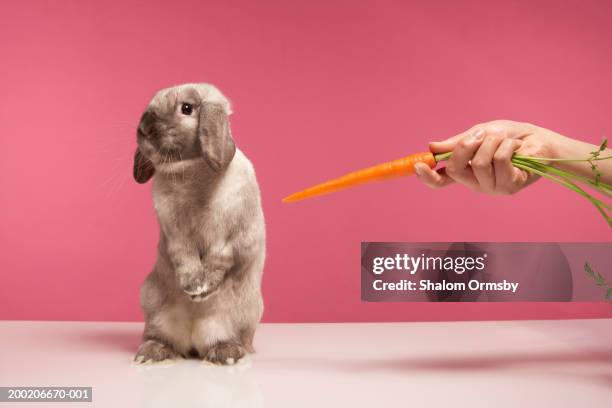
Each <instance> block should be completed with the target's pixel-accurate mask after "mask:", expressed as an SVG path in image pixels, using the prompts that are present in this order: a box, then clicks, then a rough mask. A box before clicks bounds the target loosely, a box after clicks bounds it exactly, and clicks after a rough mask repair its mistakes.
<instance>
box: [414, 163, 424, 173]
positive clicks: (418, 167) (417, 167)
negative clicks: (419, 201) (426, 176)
mask: <svg viewBox="0 0 612 408" xmlns="http://www.w3.org/2000/svg"><path fill="white" fill-rule="evenodd" d="M414 172H415V173H416V175H417V176H422V175H423V168H422V167H421V163H417V164H415V165H414Z"/></svg>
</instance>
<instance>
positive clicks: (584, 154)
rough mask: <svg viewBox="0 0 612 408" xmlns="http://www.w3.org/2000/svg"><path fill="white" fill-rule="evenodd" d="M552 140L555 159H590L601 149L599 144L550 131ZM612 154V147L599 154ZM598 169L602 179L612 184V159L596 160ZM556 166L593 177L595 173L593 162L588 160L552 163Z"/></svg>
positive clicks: (602, 155)
mask: <svg viewBox="0 0 612 408" xmlns="http://www.w3.org/2000/svg"><path fill="white" fill-rule="evenodd" d="M549 137H550V142H551V147H552V149H551V150H552V152H553V156H554V158H555V159H588V158H589V157H591V153H592V152H595V151H597V150H599V146H596V145H592V144H590V143H586V142H582V141H580V140H576V139H571V138H569V137H566V136H563V135H560V134H558V133H554V132H552V131H550V136H549ZM608 156H612V149H606V150H604V151H602V152H601V153H600V154H599V157H608ZM593 163H595V164H596V165H597V170H598V171H599V173H600V174H601V181H602V182H604V183H607V184H612V159H610V160H597V161H594V162H593ZM552 164H554V166H555V167H557V168H559V169H561V170H564V171H567V172H570V173H574V174H577V175H580V176H583V177H588V178H593V177H594V173H593V169H592V168H591V164H590V163H589V162H586V161H582V162H578V161H567V162H565V161H558V162H554V163H552Z"/></svg>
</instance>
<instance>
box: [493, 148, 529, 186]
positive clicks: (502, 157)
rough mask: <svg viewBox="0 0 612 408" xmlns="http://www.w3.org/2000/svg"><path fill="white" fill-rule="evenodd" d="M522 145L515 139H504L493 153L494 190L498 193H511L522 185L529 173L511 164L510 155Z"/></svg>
mask: <svg viewBox="0 0 612 408" xmlns="http://www.w3.org/2000/svg"><path fill="white" fill-rule="evenodd" d="M521 145H522V142H521V141H520V140H517V139H504V140H503V141H502V142H501V144H500V145H499V147H498V148H497V151H496V152H495V154H494V155H493V167H494V169H495V183H496V186H495V190H496V192H498V193H500V194H512V193H515V192H517V191H518V190H519V189H520V188H521V187H523V186H524V185H525V184H526V182H527V180H528V178H529V175H528V174H527V172H526V171H523V170H521V169H519V168H516V167H514V166H513V165H512V155H513V154H514V152H515V151H516V149H518V148H519V147H520V146H521Z"/></svg>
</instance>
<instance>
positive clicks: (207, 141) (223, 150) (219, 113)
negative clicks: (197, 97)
mask: <svg viewBox="0 0 612 408" xmlns="http://www.w3.org/2000/svg"><path fill="white" fill-rule="evenodd" d="M199 119H200V123H199V125H198V138H199V139H200V145H201V147H202V155H203V156H204V159H205V160H206V162H207V163H208V165H209V166H210V167H211V168H212V169H213V170H214V171H221V170H223V169H225V168H226V167H227V166H228V165H229V164H230V162H231V161H232V159H233V158H234V153H236V145H235V144H234V140H233V139H232V134H231V132H230V127H229V119H228V117H227V113H226V112H225V109H224V108H223V105H221V104H218V103H212V102H204V103H202V106H200V118H199Z"/></svg>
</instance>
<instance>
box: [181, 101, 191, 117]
mask: <svg viewBox="0 0 612 408" xmlns="http://www.w3.org/2000/svg"><path fill="white" fill-rule="evenodd" d="M181 113H182V114H183V115H191V114H192V113H193V105H192V104H190V103H184V104H182V105H181Z"/></svg>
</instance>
